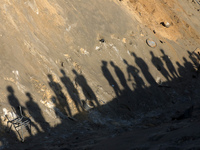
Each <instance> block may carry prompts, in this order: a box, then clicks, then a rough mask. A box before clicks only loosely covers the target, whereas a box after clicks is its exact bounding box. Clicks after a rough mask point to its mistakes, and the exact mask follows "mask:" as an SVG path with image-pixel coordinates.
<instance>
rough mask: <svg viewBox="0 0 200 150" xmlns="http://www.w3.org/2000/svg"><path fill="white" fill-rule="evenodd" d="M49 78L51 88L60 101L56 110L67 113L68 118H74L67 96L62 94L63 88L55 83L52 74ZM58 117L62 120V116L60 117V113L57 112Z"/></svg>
mask: <svg viewBox="0 0 200 150" xmlns="http://www.w3.org/2000/svg"><path fill="white" fill-rule="evenodd" d="M48 78H49V80H50V82H49V86H50V87H51V88H52V90H53V91H54V93H55V95H56V99H58V102H56V108H59V109H60V110H61V111H62V112H65V113H66V114H67V115H68V117H72V113H71V110H70V107H69V104H68V102H67V99H66V97H65V95H64V94H63V92H62V87H61V86H60V84H59V83H56V82H54V80H53V77H52V75H51V74H49V75H48ZM56 115H57V116H58V117H60V118H62V116H60V115H59V113H57V112H56Z"/></svg>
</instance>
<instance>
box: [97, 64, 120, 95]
mask: <svg viewBox="0 0 200 150" xmlns="http://www.w3.org/2000/svg"><path fill="white" fill-rule="evenodd" d="M107 65H108V63H107V62H106V61H102V66H101V70H102V72H103V75H104V77H105V78H106V79H107V81H108V83H109V85H110V86H111V87H112V88H113V89H114V91H115V94H116V96H117V97H119V96H120V93H121V91H120V88H119V86H118V84H117V82H116V81H115V79H114V78H113V76H112V74H111V73H110V71H109V70H108V68H107Z"/></svg>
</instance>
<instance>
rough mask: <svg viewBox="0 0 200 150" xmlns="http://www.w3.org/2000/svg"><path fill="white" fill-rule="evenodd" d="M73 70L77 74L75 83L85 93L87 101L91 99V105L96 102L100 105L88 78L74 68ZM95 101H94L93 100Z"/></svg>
mask: <svg viewBox="0 0 200 150" xmlns="http://www.w3.org/2000/svg"><path fill="white" fill-rule="evenodd" d="M72 72H73V73H74V74H75V75H76V77H75V83H76V84H77V85H79V86H80V87H81V89H82V91H83V94H84V95H85V98H86V101H87V100H89V102H90V104H91V103H92V104H91V105H94V102H95V103H96V105H97V106H100V104H99V102H98V100H97V97H96V95H95V93H94V92H93V90H92V89H91V87H90V86H89V85H88V83H87V80H86V79H85V77H84V76H83V75H82V74H79V73H78V72H77V71H76V70H74V69H73V70H72ZM93 101H94V102H93Z"/></svg>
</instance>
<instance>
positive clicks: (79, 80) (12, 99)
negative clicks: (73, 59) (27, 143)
mask: <svg viewBox="0 0 200 150" xmlns="http://www.w3.org/2000/svg"><path fill="white" fill-rule="evenodd" d="M160 51H161V53H162V54H163V56H162V57H161V58H162V59H163V61H164V62H165V64H166V66H167V69H168V70H169V71H170V73H169V72H168V71H167V69H165V67H164V64H163V63H162V60H161V59H160V58H159V57H156V56H155V55H154V53H153V52H152V51H150V54H151V56H152V58H151V61H152V63H153V65H154V66H155V67H156V68H157V69H158V70H159V71H160V72H161V74H162V75H163V76H164V77H165V78H166V79H167V80H168V81H169V80H170V79H171V80H172V79H174V78H178V77H180V76H179V75H178V73H177V72H176V70H175V67H174V66H173V63H172V62H171V60H170V59H169V56H167V55H166V54H165V52H164V51H163V50H162V49H161V50H160ZM131 54H132V56H133V57H134V60H135V63H136V64H137V66H138V67H139V69H138V68H136V67H134V66H132V65H130V64H129V63H128V62H127V61H126V60H125V59H124V60H123V61H124V63H125V64H126V65H127V74H128V79H127V80H128V81H132V79H131V78H133V79H134V81H135V82H133V87H134V88H135V89H144V88H145V83H144V81H143V79H142V78H141V76H140V75H139V72H140V71H141V72H142V74H143V75H144V77H145V79H146V81H147V82H148V83H149V84H150V85H152V86H155V85H157V83H156V82H155V80H154V78H153V76H152V75H151V73H150V72H149V67H148V65H147V64H146V63H145V61H144V60H143V59H142V58H140V57H138V56H137V55H136V54H135V53H131ZM183 60H184V66H181V65H180V63H178V62H176V64H177V65H178V72H179V74H180V75H182V76H181V77H184V74H185V73H184V72H185V70H186V69H187V70H188V68H192V67H193V66H192V64H191V63H190V62H189V61H187V60H186V58H183ZM110 65H111V66H112V67H113V69H114V71H115V73H116V75H117V77H118V79H119V81H120V84H121V85H122V86H123V87H124V90H125V91H128V92H133V91H131V89H130V88H129V86H128V84H127V80H126V78H125V75H124V73H123V72H122V71H121V69H120V68H119V67H118V66H117V65H116V64H115V63H114V62H113V61H110ZM101 70H102V73H103V75H104V77H105V78H106V79H107V81H108V83H109V85H110V86H111V87H112V88H113V90H114V92H115V94H116V97H120V95H122V90H120V88H119V85H118V84H117V82H116V80H115V79H114V77H113V76H112V74H111V72H110V71H109V69H108V62H106V61H102V65H101ZM60 71H61V73H62V77H60V80H61V81H62V83H63V84H64V86H65V88H66V90H67V91H68V93H69V95H70V97H71V99H72V100H73V101H74V104H75V105H76V108H77V110H78V111H79V112H81V111H83V107H82V106H83V103H82V102H81V99H80V97H79V94H78V91H77V88H76V87H75V86H74V84H73V82H72V81H71V80H70V78H69V77H68V76H67V75H66V73H65V71H64V70H62V69H61V70H60ZM72 72H73V73H74V75H75V83H76V85H78V86H80V87H81V89H82V91H83V94H84V95H85V98H86V99H87V100H89V101H93V102H94V103H95V104H96V105H95V106H100V104H99V102H98V100H97V97H96V95H95V93H94V92H93V90H92V88H91V87H90V86H89V85H88V83H87V80H86V78H85V77H84V76H83V75H82V74H81V73H78V72H77V71H76V70H72ZM48 78H49V86H50V87H51V88H52V90H53V91H54V94H55V96H52V100H53V99H54V100H55V99H57V100H58V102H57V103H55V104H56V107H55V108H59V109H60V110H61V111H62V112H63V111H64V112H66V114H67V116H68V117H72V112H71V109H70V106H69V104H68V101H67V99H66V96H65V95H64V93H63V92H62V86H61V85H60V84H59V83H57V82H55V81H54V80H53V76H52V75H51V74H49V75H48ZM7 90H8V92H9V95H8V101H9V103H10V105H11V106H12V107H15V108H17V107H18V106H20V102H19V100H18V98H17V97H16V96H15V93H14V90H13V88H12V87H11V86H8V87H7ZM124 90H123V91H124ZM26 96H27V98H28V101H27V102H26V108H23V109H27V110H28V112H29V114H30V115H31V117H32V118H33V119H34V121H35V122H36V123H38V124H39V125H40V127H41V128H42V130H43V131H47V130H48V129H49V128H50V125H49V124H48V123H47V122H46V121H45V118H44V117H43V115H42V111H41V109H40V107H39V106H38V104H37V103H36V102H34V99H33V98H32V95H31V93H29V92H27V93H26ZM55 113H56V114H57V115H58V116H59V117H60V118H61V119H63V118H62V115H60V114H59V113H58V112H57V110H55ZM32 126H34V127H35V129H36V130H37V132H38V133H39V132H40V129H39V128H38V126H37V125H36V124H34V123H32ZM28 132H29V134H30V135H32V133H31V131H30V130H28Z"/></svg>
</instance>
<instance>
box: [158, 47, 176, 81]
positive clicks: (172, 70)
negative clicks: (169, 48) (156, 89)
mask: <svg viewBox="0 0 200 150" xmlns="http://www.w3.org/2000/svg"><path fill="white" fill-rule="evenodd" d="M160 51H161V53H162V54H163V56H162V59H163V60H164V61H165V64H166V66H167V68H168V70H169V72H170V73H171V75H172V76H173V78H174V79H175V78H178V77H179V76H178V74H177V72H176V69H175V68H174V65H173V64H172V62H171V60H170V59H169V56H168V55H166V54H165V52H164V50H163V49H160Z"/></svg>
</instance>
